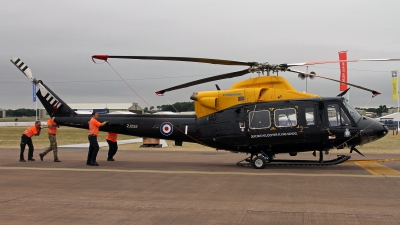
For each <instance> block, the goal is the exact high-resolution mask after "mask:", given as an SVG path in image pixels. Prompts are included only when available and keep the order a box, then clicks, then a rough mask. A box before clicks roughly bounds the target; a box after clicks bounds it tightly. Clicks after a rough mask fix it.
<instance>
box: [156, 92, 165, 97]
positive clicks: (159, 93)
mask: <svg viewBox="0 0 400 225" xmlns="http://www.w3.org/2000/svg"><path fill="white" fill-rule="evenodd" d="M164 92H165V91H156V95H158V96H162V95H164Z"/></svg>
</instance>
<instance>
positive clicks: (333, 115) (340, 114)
mask: <svg viewBox="0 0 400 225" xmlns="http://www.w3.org/2000/svg"><path fill="white" fill-rule="evenodd" d="M327 109H328V120H329V126H331V127H336V126H345V125H350V124H351V121H350V120H349V118H348V117H347V115H346V113H345V112H344V111H343V109H342V108H340V106H339V105H338V104H336V103H335V104H329V105H328V108H327Z"/></svg>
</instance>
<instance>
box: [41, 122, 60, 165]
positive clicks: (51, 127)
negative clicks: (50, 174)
mask: <svg viewBox="0 0 400 225" xmlns="http://www.w3.org/2000/svg"><path fill="white" fill-rule="evenodd" d="M59 127H60V125H58V124H57V123H56V122H54V117H51V118H50V119H48V120H47V133H48V134H49V140H50V146H49V147H48V148H46V150H44V152H43V153H40V154H39V157H40V160H42V161H43V157H44V156H45V155H47V153H49V152H50V151H53V154H54V162H61V161H60V160H59V159H58V156H57V149H58V148H57V139H56V134H57V128H59Z"/></svg>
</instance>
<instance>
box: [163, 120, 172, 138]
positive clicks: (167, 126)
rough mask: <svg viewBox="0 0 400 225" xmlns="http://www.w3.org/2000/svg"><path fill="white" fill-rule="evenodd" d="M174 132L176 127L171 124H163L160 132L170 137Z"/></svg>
mask: <svg viewBox="0 0 400 225" xmlns="http://www.w3.org/2000/svg"><path fill="white" fill-rule="evenodd" d="M173 130H174V127H173V126H172V124H171V123H169V122H164V123H162V124H161V127H160V131H161V133H162V134H163V135H164V136H169V135H170V134H172V131H173Z"/></svg>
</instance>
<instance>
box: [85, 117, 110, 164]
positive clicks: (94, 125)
mask: <svg viewBox="0 0 400 225" xmlns="http://www.w3.org/2000/svg"><path fill="white" fill-rule="evenodd" d="M98 118H99V114H98V113H97V112H93V113H92V118H91V119H90V121H89V136H88V139H89V152H88V157H87V161H86V165H88V166H99V164H98V163H97V162H96V157H97V153H98V152H99V149H100V147H99V143H98V142H97V135H98V134H99V127H101V126H104V125H106V124H107V121H104V122H102V123H100V122H99V121H98V120H97V119H98Z"/></svg>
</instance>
